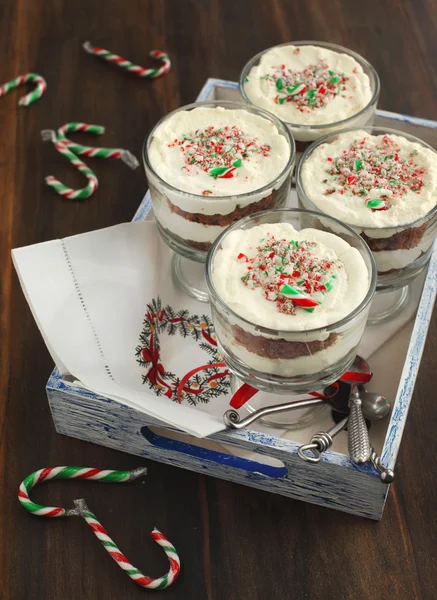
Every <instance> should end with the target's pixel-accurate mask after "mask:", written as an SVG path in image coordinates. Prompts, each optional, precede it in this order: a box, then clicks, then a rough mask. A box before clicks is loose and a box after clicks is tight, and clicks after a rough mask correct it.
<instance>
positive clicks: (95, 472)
mask: <svg viewBox="0 0 437 600" xmlns="http://www.w3.org/2000/svg"><path fill="white" fill-rule="evenodd" d="M146 473H147V469H146V468H138V469H134V470H132V471H114V470H106V469H94V468H92V467H66V466H64V467H48V468H45V469H40V470H39V471H35V472H34V473H31V474H30V475H29V476H28V477H26V479H24V481H22V482H21V484H20V487H19V489H18V500H19V502H20V504H21V506H23V507H24V508H25V509H26V510H27V511H29V512H30V513H32V514H33V515H36V516H39V517H70V516H80V517H82V518H83V519H84V520H85V521H86V523H88V525H89V526H90V528H91V529H92V531H93V532H94V535H95V536H96V537H97V539H98V540H99V541H100V542H101V544H102V545H103V547H104V548H105V550H106V551H107V552H108V554H109V555H110V556H111V558H112V559H113V560H115V562H116V563H117V564H118V566H119V567H120V568H121V569H122V570H123V571H124V572H125V573H126V575H128V576H129V577H130V578H131V579H132V580H133V581H134V582H135V583H136V584H138V585H140V586H141V587H144V588H147V589H163V588H166V587H169V586H170V585H172V583H174V581H175V580H176V579H177V577H178V575H179V572H180V568H181V566H180V559H179V556H178V553H177V551H176V548H175V547H174V546H173V544H172V543H171V542H170V541H169V540H168V539H167V538H166V537H165V536H164V535H163V534H162V533H161V532H160V531H159V530H158V529H156V528H155V529H154V530H153V531H152V533H151V536H152V538H153V540H154V541H155V542H156V543H157V544H158V545H159V546H161V547H162V549H163V550H164V552H165V553H166V555H167V558H168V561H169V563H170V567H169V570H168V572H167V573H166V574H165V575H163V576H162V577H158V578H153V577H148V576H147V575H143V574H142V573H141V572H140V571H139V570H138V569H137V568H136V567H134V566H133V565H132V564H131V563H130V562H129V561H128V559H127V558H126V557H125V556H124V554H123V553H122V552H121V551H120V549H119V548H118V546H117V545H116V544H115V542H114V541H113V540H112V539H111V538H110V537H109V535H108V532H107V531H106V529H105V528H104V527H103V525H102V524H101V523H100V522H99V521H98V520H97V517H96V516H95V515H94V514H93V513H92V512H91V511H90V510H89V508H88V506H87V504H86V502H85V500H84V499H80V500H74V504H75V507H76V508H72V509H65V508H61V507H54V506H42V505H41V504H36V503H35V502H32V500H31V499H30V492H31V490H32V489H33V488H34V487H35V486H36V485H37V484H39V483H42V482H43V481H49V480H51V479H87V480H91V481H100V482H106V483H127V482H130V481H133V480H135V479H138V478H139V477H142V476H144V475H146Z"/></svg>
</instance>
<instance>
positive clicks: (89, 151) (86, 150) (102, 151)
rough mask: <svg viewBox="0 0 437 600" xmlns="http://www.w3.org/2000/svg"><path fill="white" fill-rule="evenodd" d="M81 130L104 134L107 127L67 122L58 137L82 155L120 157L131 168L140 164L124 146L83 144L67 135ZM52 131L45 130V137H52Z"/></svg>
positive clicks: (59, 130)
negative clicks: (110, 146)
mask: <svg viewBox="0 0 437 600" xmlns="http://www.w3.org/2000/svg"><path fill="white" fill-rule="evenodd" d="M77 131H81V132H84V133H93V134H95V135H102V134H103V133H105V128H104V127H103V126H102V125H90V124H88V123H76V122H72V123H65V125H62V126H61V127H59V129H58V131H57V138H58V140H59V141H60V142H62V143H63V144H64V145H65V146H67V148H68V149H69V150H71V152H74V154H78V155H80V156H88V157H89V158H120V159H121V160H122V161H123V162H124V163H126V164H127V165H128V167H130V168H131V169H136V168H137V167H138V166H139V162H138V160H137V159H136V158H135V156H134V155H133V154H131V153H130V152H129V150H125V149H124V148H95V147H93V146H83V145H81V144H76V142H72V141H71V140H69V139H68V138H67V136H66V134H67V133H75V132H77ZM50 136H51V131H47V130H44V131H42V132H41V137H42V138H43V139H45V138H50Z"/></svg>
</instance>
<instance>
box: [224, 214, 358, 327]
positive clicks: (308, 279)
mask: <svg viewBox="0 0 437 600" xmlns="http://www.w3.org/2000/svg"><path fill="white" fill-rule="evenodd" d="M212 278H213V282H214V285H215V287H216V290H217V293H218V295H219V297H220V298H221V299H222V300H223V302H225V304H227V305H228V306H229V307H230V308H231V309H232V310H234V311H235V312H236V313H237V314H238V315H240V316H241V317H243V318H245V319H247V320H248V321H251V322H252V323H255V324H257V325H261V326H263V327H267V328H270V329H276V330H282V331H305V330H310V329H316V328H319V327H325V326H327V325H330V324H332V323H335V322H337V321H339V320H340V319H342V318H344V317H346V316H347V315H348V314H350V313H351V312H352V311H353V310H354V309H355V308H356V307H357V306H358V305H359V304H360V303H361V302H362V300H363V299H364V297H365V295H366V294H367V291H368V289H369V274H368V271H367V267H366V265H365V262H364V260H363V258H362V256H361V255H360V253H359V252H358V250H357V249H356V248H352V247H351V246H350V245H349V244H348V243H347V242H345V241H344V240H343V239H341V238H340V237H338V236H336V235H334V234H332V233H327V232H325V231H319V230H316V229H302V230H301V231H297V230H296V229H295V228H294V227H293V226H292V225H291V224H290V223H275V224H266V225H259V226H256V227H253V228H252V229H246V230H242V229H239V230H235V231H232V232H231V233H229V234H228V235H227V236H225V237H224V239H223V241H222V244H221V248H220V249H219V250H218V252H217V254H216V256H215V259H214V263H213V265H212Z"/></svg>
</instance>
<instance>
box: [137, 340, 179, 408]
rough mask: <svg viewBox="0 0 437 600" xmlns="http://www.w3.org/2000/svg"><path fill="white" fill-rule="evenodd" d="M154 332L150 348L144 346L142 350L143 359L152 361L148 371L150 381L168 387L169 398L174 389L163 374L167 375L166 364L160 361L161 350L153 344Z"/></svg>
mask: <svg viewBox="0 0 437 600" xmlns="http://www.w3.org/2000/svg"><path fill="white" fill-rule="evenodd" d="M153 335H154V334H153V333H152V334H151V336H150V345H149V348H143V349H142V351H141V355H142V357H143V359H144V360H145V361H146V362H149V363H151V367H150V369H149V371H148V372H147V375H146V377H147V379H149V381H150V383H152V384H153V385H156V384H159V385H161V386H162V387H164V388H166V390H167V391H166V392H164V393H165V395H166V396H167V398H171V397H172V389H171V387H170V386H169V385H168V383H166V382H165V381H164V380H163V379H162V377H161V375H165V369H164V365H162V364H161V363H160V362H159V351H158V349H157V348H155V346H154V345H153Z"/></svg>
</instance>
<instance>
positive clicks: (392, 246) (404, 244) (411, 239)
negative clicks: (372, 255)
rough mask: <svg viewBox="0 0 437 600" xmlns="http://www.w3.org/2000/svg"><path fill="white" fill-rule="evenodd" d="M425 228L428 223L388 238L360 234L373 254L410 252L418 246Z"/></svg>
mask: <svg viewBox="0 0 437 600" xmlns="http://www.w3.org/2000/svg"><path fill="white" fill-rule="evenodd" d="M427 227H428V223H424V224H423V225H421V226H420V227H414V228H411V229H404V231H399V232H398V233H395V234H394V235H392V236H390V237H388V238H372V237H369V236H367V235H366V234H365V233H362V234H361V237H362V238H363V240H365V241H366V242H367V244H368V246H369V248H370V249H371V250H373V251H375V252H380V251H381V250H411V249H412V248H415V247H416V246H418V245H419V243H420V241H421V239H422V237H423V235H424V233H425V231H426V229H427Z"/></svg>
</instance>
